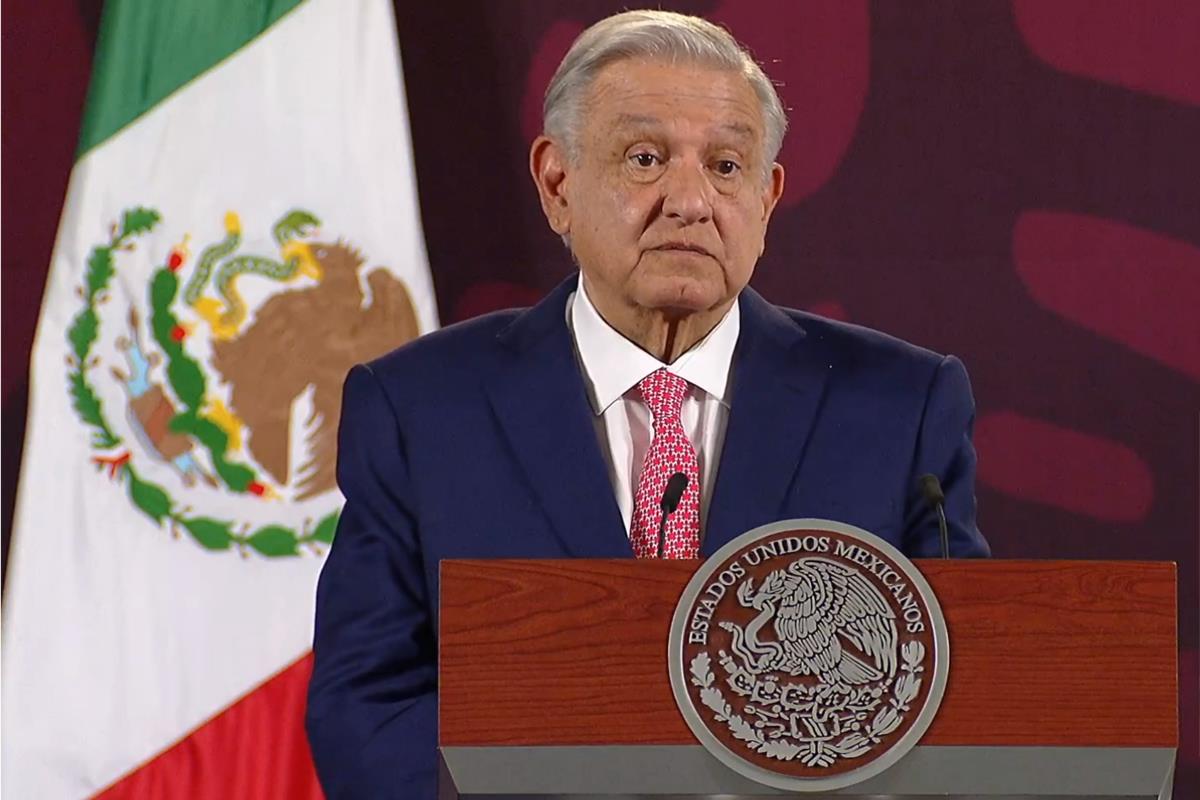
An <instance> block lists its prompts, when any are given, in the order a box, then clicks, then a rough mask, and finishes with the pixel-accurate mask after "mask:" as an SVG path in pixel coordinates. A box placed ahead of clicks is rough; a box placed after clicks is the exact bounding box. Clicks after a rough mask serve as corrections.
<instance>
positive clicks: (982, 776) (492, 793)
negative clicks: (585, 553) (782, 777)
mask: <svg viewBox="0 0 1200 800" xmlns="http://www.w3.org/2000/svg"><path fill="white" fill-rule="evenodd" d="M441 762H442V763H441V792H440V800H460V799H461V800H517V799H518V798H537V800H552V799H553V798H564V800H565V798H572V799H573V800H584V798H587V799H589V800H601V799H602V798H603V799H604V800H618V799H620V800H626V799H629V800H633V798H638V799H639V800H642V799H648V798H667V797H670V798H672V800H686V799H687V798H697V800H699V799H700V798H705V799H706V800H709V799H712V798H720V799H721V800H737V798H758V797H776V796H780V795H788V794H789V793H788V792H785V791H783V790H780V789H773V788H771V787H768V786H762V785H760V784H757V783H754V782H752V781H750V780H749V779H747V778H744V777H742V776H741V775H738V774H737V773H736V772H733V771H732V770H730V769H729V768H727V767H725V766H724V765H722V764H721V763H720V762H718V761H717V760H716V759H715V758H713V757H712V756H710V755H709V754H708V753H707V752H705V750H704V749H703V748H702V747H700V746H699V745H695V746H679V745H664V746H640V747H607V746H603V747H601V746H596V747H445V748H442V753H441ZM1174 772H1175V750H1174V748H1128V747H920V746H918V747H915V748H913V749H912V751H911V752H910V753H909V754H908V755H907V756H905V757H904V758H903V759H902V760H901V761H900V762H899V763H897V764H895V765H894V766H892V767H890V768H888V769H887V770H886V771H884V772H882V773H880V774H879V775H876V776H875V777H873V778H869V779H867V780H865V781H863V782H862V783H859V784H856V785H855V786H850V787H847V788H844V789H839V790H836V791H831V792H823V793H821V794H820V795H817V794H813V795H808V796H811V797H818V796H830V797H839V798H841V797H859V798H880V799H882V798H892V797H895V798H907V799H909V800H917V799H918V798H934V797H936V798H940V799H941V800H944V799H945V798H947V797H954V798H975V797H979V798H988V800H1009V799H1012V800H1015V799H1016V798H1051V797H1062V798H1079V797H1087V798H1093V799H1094V800H1108V799H1109V798H1113V799H1114V800H1115V799H1116V798H1122V799H1123V800H1124V799H1125V798H1150V799H1154V798H1157V800H1169V799H1170V797H1171V781H1172V778H1173V776H1174ZM791 796H796V795H794V794H793V795H791ZM800 796H805V795H800Z"/></svg>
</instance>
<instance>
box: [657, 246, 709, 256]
mask: <svg viewBox="0 0 1200 800" xmlns="http://www.w3.org/2000/svg"><path fill="white" fill-rule="evenodd" d="M652 249H654V250H663V251H667V252H677V253H697V254H699V255H702V256H708V257H710V258H711V257H712V253H710V252H708V251H707V250H705V249H704V248H703V247H701V246H700V245H698V244H689V243H687V242H668V243H667V244H660V245H659V246H658V247H654V248H652Z"/></svg>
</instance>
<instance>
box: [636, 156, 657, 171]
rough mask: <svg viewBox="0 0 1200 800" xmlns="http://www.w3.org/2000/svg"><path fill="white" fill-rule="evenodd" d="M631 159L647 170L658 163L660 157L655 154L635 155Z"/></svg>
mask: <svg viewBox="0 0 1200 800" xmlns="http://www.w3.org/2000/svg"><path fill="white" fill-rule="evenodd" d="M630 158H631V159H633V163H635V164H637V165H638V166H639V167H643V168H646V169H649V168H650V167H653V166H654V165H655V164H657V163H658V156H656V155H654V154H653V153H634V154H633V155H632V156H630Z"/></svg>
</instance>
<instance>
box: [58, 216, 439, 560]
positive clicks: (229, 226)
mask: <svg viewBox="0 0 1200 800" xmlns="http://www.w3.org/2000/svg"><path fill="white" fill-rule="evenodd" d="M320 224H321V223H320V220H319V219H318V218H317V216H316V215H315V214H313V213H311V212H310V211H307V210H304V209H291V210H289V211H286V212H284V213H283V214H282V216H280V217H278V218H277V219H276V220H275V221H274V223H273V224H272V225H271V226H270V229H269V230H270V232H269V237H268V236H267V235H265V234H266V231H263V235H259V236H250V235H248V234H247V232H246V231H244V229H243V222H242V217H241V215H239V214H237V213H236V212H233V211H229V212H226V213H225V214H224V217H223V218H222V217H220V216H219V215H217V216H216V218H215V219H211V220H208V221H207V224H205V222H204V221H200V224H199V230H201V231H204V232H206V233H205V236H204V238H206V239H207V238H209V236H210V235H211V234H212V233H215V232H216V231H220V233H219V234H217V235H215V236H213V238H212V239H209V242H210V243H209V244H207V245H205V246H204V247H201V248H199V253H198V254H197V256H196V257H195V258H193V257H192V247H191V239H192V236H191V234H190V233H189V232H188V231H186V230H180V229H179V228H175V229H174V230H173V231H170V232H168V229H167V226H165V225H163V220H162V215H161V214H160V213H159V212H158V211H157V210H155V209H150V208H144V207H137V208H131V209H128V210H126V211H125V212H123V214H122V215H121V218H120V220H119V221H118V222H114V223H113V224H112V225H111V227H110V229H109V238H108V240H107V241H105V242H102V243H100V244H97V245H95V246H94V247H92V249H91V250H90V252H89V253H88V256H87V258H86V269H85V270H84V274H83V280H82V284H81V285H80V286H79V288H78V292H77V293H78V296H79V298H80V299H81V301H82V308H81V309H80V310H79V311H78V313H76V315H75V317H74V318H73V320H72V322H71V324H70V326H69V327H68V329H67V330H66V340H67V344H68V347H69V350H68V355H67V359H66V360H67V385H68V388H69V392H70V394H71V400H72V405H73V406H74V409H75V411H76V413H77V414H78V415H79V418H80V421H81V422H82V423H83V424H84V426H85V427H86V428H87V429H89V431H90V434H91V446H92V451H93V454H92V461H93V462H94V464H95V465H96V466H97V467H98V468H100V469H102V470H103V471H105V472H107V474H108V476H109V478H110V479H112V480H113V481H115V482H119V483H121V484H123V486H124V487H125V489H126V492H127V493H128V496H129V500H130V502H131V503H132V504H133V506H134V507H136V508H137V509H138V510H139V511H141V512H142V513H143V514H144V515H145V516H147V517H149V518H150V519H151V520H153V522H154V523H156V524H157V525H158V526H160V528H163V529H165V530H167V531H169V532H171V533H172V534H173V535H174V536H176V537H179V538H184V537H186V538H191V539H193V540H194V541H195V542H196V543H197V544H199V545H201V546H202V547H203V548H205V549H206V550H209V551H222V550H224V551H236V552H240V553H241V554H242V555H243V556H246V557H249V556H250V555H253V554H257V555H260V556H265V557H269V558H275V557H282V556H297V555H301V554H303V553H306V552H308V553H312V554H315V555H318V556H319V555H321V554H322V553H323V552H324V548H325V547H326V546H327V545H328V544H329V543H330V542H331V541H332V539H333V535H334V531H335V530H336V524H337V518H338V514H339V505H340V498H339V497H338V496H337V493H336V488H337V487H336V481H335V474H334V468H335V458H336V445H337V441H336V429H337V421H338V418H339V415H340V406H341V388H342V381H343V379H344V378H345V375H346V373H347V371H348V370H349V369H350V368H351V367H352V366H353V365H354V364H356V363H359V362H362V361H369V360H371V359H374V358H376V357H378V356H381V355H383V354H384V353H386V352H388V351H389V350H391V349H393V348H395V347H398V346H399V345H401V344H403V343H405V342H406V341H409V340H410V339H413V338H415V337H416V336H417V335H418V333H419V329H418V324H417V315H416V311H415V309H414V306H413V303H412V300H411V297H410V295H409V291H408V288H407V286H406V285H405V284H404V282H403V281H401V280H400V279H399V278H398V277H396V276H395V274H394V273H393V272H392V271H391V270H388V269H386V268H382V267H374V268H370V269H366V268H365V267H366V265H367V263H368V262H367V259H366V257H365V256H364V255H363V254H362V253H361V252H360V251H359V250H358V249H357V248H355V247H354V246H352V245H351V244H350V243H348V242H347V241H345V240H343V239H340V238H339V239H331V238H329V237H325V236H322V235H321V233H320V230H319V226H320ZM264 227H265V226H264ZM214 229H215V230H214ZM118 409H123V411H124V413H121V411H120V410H118Z"/></svg>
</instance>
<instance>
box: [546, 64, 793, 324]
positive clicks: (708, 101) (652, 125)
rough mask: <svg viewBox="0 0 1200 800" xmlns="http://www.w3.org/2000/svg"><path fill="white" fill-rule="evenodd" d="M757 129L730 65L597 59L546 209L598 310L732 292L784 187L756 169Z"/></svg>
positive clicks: (718, 302)
mask: <svg viewBox="0 0 1200 800" xmlns="http://www.w3.org/2000/svg"><path fill="white" fill-rule="evenodd" d="M763 132H764V121H763V118H762V112H761V109H760V106H759V102H758V99H757V96H756V95H755V94H754V90H753V89H752V88H751V87H750V84H749V82H748V81H747V80H746V79H745V78H744V77H743V76H742V75H740V74H738V73H736V72H730V71H724V70H715V69H711V68H706V67H700V66H694V65H688V64H677V65H672V64H670V63H667V62H660V61H647V60H623V61H618V62H615V63H613V64H610V65H608V66H607V67H605V68H604V69H603V70H601V72H600V73H599V74H598V75H597V76H596V78H595V80H594V81H593V85H592V87H591V89H590V92H589V95H588V101H587V103H586V105H585V107H584V113H583V120H582V130H581V134H580V140H579V142H578V149H579V152H578V154H577V155H578V157H577V160H576V161H575V162H573V163H571V162H564V164H563V166H562V173H563V174H562V183H561V199H562V202H561V207H559V208H557V209H554V213H551V209H549V208H548V209H547V214H548V215H549V216H550V221H551V225H552V227H554V228H555V230H557V231H558V232H559V233H564V234H569V236H570V241H571V248H572V250H573V252H574V254H575V257H576V259H577V260H578V262H579V265H580V268H581V270H582V272H583V275H584V280H585V281H586V282H587V288H588V292H589V295H590V296H591V297H592V299H593V301H594V302H595V303H596V305H597V306H598V307H599V308H600V310H601V311H602V312H603V311H604V310H605V309H606V308H608V309H614V308H616V307H618V306H624V307H626V308H631V307H636V308H637V309H641V310H654V311H658V312H664V313H666V314H667V315H669V316H682V315H686V314H691V313H695V312H701V311H706V310H713V309H720V308H721V307H722V306H726V307H727V306H728V304H729V303H730V302H732V300H733V298H734V297H735V296H736V295H737V294H738V292H740V291H741V290H742V288H743V287H745V285H746V284H747V283H748V282H749V280H750V275H751V274H752V273H753V271H754V265H755V263H756V262H757V261H758V258H759V256H760V255H762V251H763V237H764V235H765V233H766V229H767V221H768V219H769V218H770V215H771V211H772V210H773V209H774V207H775V203H776V201H777V200H778V199H779V195H780V193H781V191H782V189H783V169H782V167H780V166H779V165H777V164H776V165H773V166H772V167H771V168H770V169H766V168H765V165H764V161H765V158H766V155H765V153H764V152H763ZM535 152H536V145H535ZM764 175H766V179H765V180H764ZM543 195H544V192H543ZM543 200H545V197H543Z"/></svg>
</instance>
